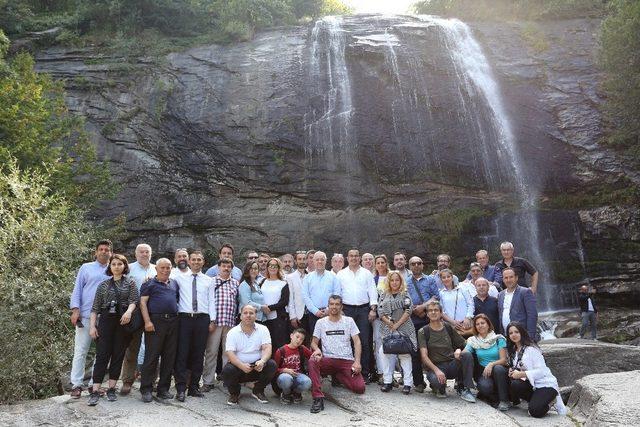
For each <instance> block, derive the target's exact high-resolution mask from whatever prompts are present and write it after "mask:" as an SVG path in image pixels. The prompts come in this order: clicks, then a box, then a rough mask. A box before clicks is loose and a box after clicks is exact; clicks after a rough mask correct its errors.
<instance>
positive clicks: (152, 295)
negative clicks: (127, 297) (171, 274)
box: [140, 277, 178, 314]
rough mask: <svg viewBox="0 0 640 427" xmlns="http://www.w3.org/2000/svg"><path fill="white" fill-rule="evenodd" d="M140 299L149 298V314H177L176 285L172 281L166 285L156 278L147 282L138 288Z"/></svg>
mask: <svg viewBox="0 0 640 427" xmlns="http://www.w3.org/2000/svg"><path fill="white" fill-rule="evenodd" d="M140 297H149V300H148V301H147V310H148V311H149V314H177V313H178V284H177V283H176V281H175V280H173V279H169V282H168V283H164V282H161V281H159V280H158V278H157V277H154V278H153V279H149V280H147V281H146V282H144V283H143V284H142V287H141V288H140Z"/></svg>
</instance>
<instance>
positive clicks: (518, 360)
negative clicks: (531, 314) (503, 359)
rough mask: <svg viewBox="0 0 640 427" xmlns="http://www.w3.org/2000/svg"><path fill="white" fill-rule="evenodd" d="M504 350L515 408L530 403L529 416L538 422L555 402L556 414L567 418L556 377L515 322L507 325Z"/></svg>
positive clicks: (531, 341)
mask: <svg viewBox="0 0 640 427" xmlns="http://www.w3.org/2000/svg"><path fill="white" fill-rule="evenodd" d="M507 350H508V353H509V366H510V368H509V378H510V390H511V400H512V402H513V403H514V405H517V404H519V403H520V399H522V400H526V401H527V402H529V415H531V416H532V417H534V418H541V417H544V416H545V415H546V414H547V412H549V404H550V403H551V402H553V401H554V400H555V403H556V410H557V411H558V414H561V415H564V414H566V413H567V410H566V408H565V406H564V403H563V402H562V398H561V396H560V392H559V389H558V381H557V380H556V377H554V376H553V374H552V373H551V370H550V369H549V368H548V367H547V364H546V363H545V361H544V356H543V355H542V352H541V351H540V349H539V348H538V346H537V345H536V343H535V342H534V341H533V340H532V339H531V337H530V336H529V333H528V332H527V330H526V329H525V328H524V326H522V325H521V324H520V323H518V322H511V323H509V324H508V325H507Z"/></svg>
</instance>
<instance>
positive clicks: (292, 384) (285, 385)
mask: <svg viewBox="0 0 640 427" xmlns="http://www.w3.org/2000/svg"><path fill="white" fill-rule="evenodd" d="M277 382H278V387H280V388H281V389H282V394H284V395H287V394H291V392H292V391H293V392H294V393H302V392H303V391H307V390H309V389H311V378H309V377H308V376H306V375H305V374H298V376H297V377H294V376H293V375H290V374H280V375H279V376H278V379H277Z"/></svg>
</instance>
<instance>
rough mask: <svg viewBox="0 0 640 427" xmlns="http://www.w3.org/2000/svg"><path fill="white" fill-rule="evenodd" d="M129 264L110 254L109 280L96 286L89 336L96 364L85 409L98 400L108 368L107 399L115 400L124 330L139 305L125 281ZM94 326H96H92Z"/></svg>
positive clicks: (134, 290)
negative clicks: (93, 345) (91, 387)
mask: <svg viewBox="0 0 640 427" xmlns="http://www.w3.org/2000/svg"><path fill="white" fill-rule="evenodd" d="M127 273H129V263H128V262H127V258H126V257H124V255H119V254H113V255H111V259H109V266H108V267H107V272H106V274H107V276H111V278H110V279H108V280H105V281H104V282H102V283H100V285H98V288H97V289H96V296H95V299H94V300H93V307H92V308H91V321H90V327H89V335H91V338H93V339H95V340H96V362H95V365H94V366H93V391H92V392H91V395H90V396H89V402H88V405H89V406H95V405H97V404H98V401H99V400H100V386H101V385H102V380H103V379H104V374H105V372H106V370H107V365H108V366H109V389H108V390H107V399H108V400H109V401H110V402H113V401H115V400H117V397H116V389H115V387H116V382H117V381H118V378H119V377H120V371H121V369H122V361H123V360H124V353H125V351H126V350H127V346H128V345H129V341H131V336H132V331H130V330H129V329H128V328H126V327H125V325H127V324H129V323H130V322H131V317H132V315H133V312H134V310H135V309H136V305H137V304H138V301H139V294H138V287H137V286H136V282H135V281H134V280H133V279H131V278H129V277H127V276H126V274H127ZM96 323H97V325H96Z"/></svg>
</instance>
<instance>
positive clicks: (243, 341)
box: [222, 304, 277, 406]
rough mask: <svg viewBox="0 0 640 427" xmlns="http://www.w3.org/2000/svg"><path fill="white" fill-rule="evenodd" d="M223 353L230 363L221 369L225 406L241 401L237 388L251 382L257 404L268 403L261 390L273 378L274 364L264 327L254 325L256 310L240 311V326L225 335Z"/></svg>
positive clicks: (248, 305)
mask: <svg viewBox="0 0 640 427" xmlns="http://www.w3.org/2000/svg"><path fill="white" fill-rule="evenodd" d="M225 352H226V355H227V358H228V359H229V362H228V363H227V364H226V365H225V366H224V368H223V369H222V380H223V382H224V385H225V387H227V389H228V390H229V398H228V399H227V405H230V406H235V405H237V404H238V400H239V399H240V384H241V383H244V382H254V381H255V384H254V385H253V391H252V393H251V396H253V397H254V398H255V399H256V400H257V401H258V402H260V403H269V401H268V400H267V398H266V397H265V395H264V388H265V387H266V386H267V384H269V383H270V382H271V380H272V379H273V377H274V375H275V374H276V369H277V367H276V362H275V361H274V360H273V359H271V335H269V330H268V329H267V327H266V326H264V325H260V324H259V323H256V309H255V307H253V306H252V305H250V304H247V305H245V306H244V307H242V309H241V312H240V324H239V325H236V326H234V327H233V328H231V330H230V331H229V333H228V334H227V341H226V343H225Z"/></svg>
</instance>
